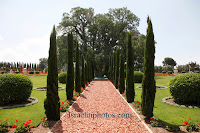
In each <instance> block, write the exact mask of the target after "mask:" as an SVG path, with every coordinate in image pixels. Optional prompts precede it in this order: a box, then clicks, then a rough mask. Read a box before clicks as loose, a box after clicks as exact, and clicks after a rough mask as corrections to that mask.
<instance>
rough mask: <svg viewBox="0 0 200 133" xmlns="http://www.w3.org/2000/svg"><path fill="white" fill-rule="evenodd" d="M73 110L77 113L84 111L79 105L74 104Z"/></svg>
mask: <svg viewBox="0 0 200 133" xmlns="http://www.w3.org/2000/svg"><path fill="white" fill-rule="evenodd" d="M72 108H74V109H75V111H77V112H83V110H82V109H81V108H80V107H79V105H78V104H77V103H74V104H73V106H72Z"/></svg>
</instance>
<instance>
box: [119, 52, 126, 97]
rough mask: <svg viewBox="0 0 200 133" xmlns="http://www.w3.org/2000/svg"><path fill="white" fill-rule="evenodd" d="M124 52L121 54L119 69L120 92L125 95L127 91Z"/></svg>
mask: <svg viewBox="0 0 200 133" xmlns="http://www.w3.org/2000/svg"><path fill="white" fill-rule="evenodd" d="M123 54H124V53H123V50H121V54H120V68H119V74H120V75H119V92H120V93H121V94H123V93H124V90H125V81H124V56H123Z"/></svg>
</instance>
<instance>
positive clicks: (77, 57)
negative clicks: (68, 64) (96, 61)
mask: <svg viewBox="0 0 200 133" xmlns="http://www.w3.org/2000/svg"><path fill="white" fill-rule="evenodd" d="M79 56H80V52H79V46H78V42H77V43H76V77H75V90H76V92H81V83H80V61H79Z"/></svg>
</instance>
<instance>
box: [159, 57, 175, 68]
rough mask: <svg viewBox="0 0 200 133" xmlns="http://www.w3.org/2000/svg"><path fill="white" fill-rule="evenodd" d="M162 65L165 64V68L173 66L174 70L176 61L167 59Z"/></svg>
mask: <svg viewBox="0 0 200 133" xmlns="http://www.w3.org/2000/svg"><path fill="white" fill-rule="evenodd" d="M162 63H163V66H167V65H169V66H171V67H172V70H174V66H176V61H175V60H174V59H172V58H170V57H166V58H165V59H164V61H163V62H162Z"/></svg>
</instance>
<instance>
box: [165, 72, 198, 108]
mask: <svg viewBox="0 0 200 133" xmlns="http://www.w3.org/2000/svg"><path fill="white" fill-rule="evenodd" d="M169 88H170V93H171V95H172V96H173V97H174V99H175V101H176V102H178V103H185V104H190V103H197V104H200V75H199V74H198V73H187V74H181V75H178V76H176V77H174V78H173V79H172V80H171V81H170V84H169Z"/></svg>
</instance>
